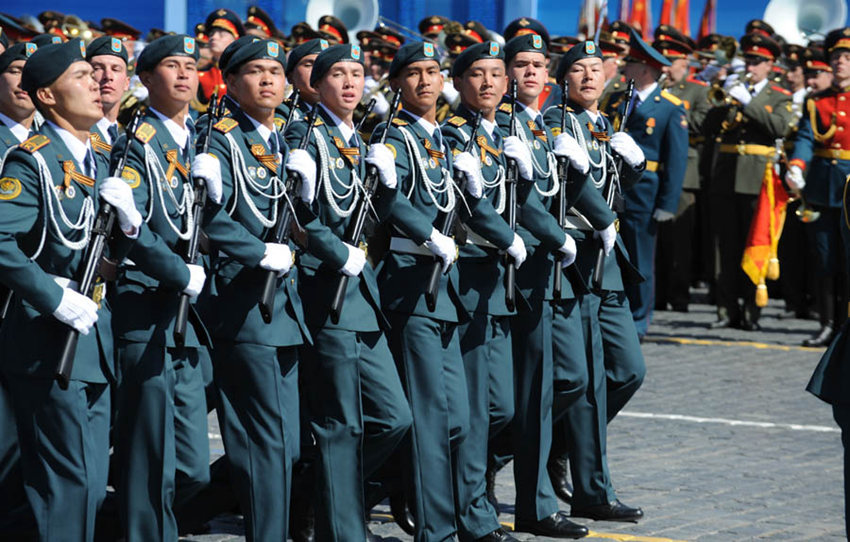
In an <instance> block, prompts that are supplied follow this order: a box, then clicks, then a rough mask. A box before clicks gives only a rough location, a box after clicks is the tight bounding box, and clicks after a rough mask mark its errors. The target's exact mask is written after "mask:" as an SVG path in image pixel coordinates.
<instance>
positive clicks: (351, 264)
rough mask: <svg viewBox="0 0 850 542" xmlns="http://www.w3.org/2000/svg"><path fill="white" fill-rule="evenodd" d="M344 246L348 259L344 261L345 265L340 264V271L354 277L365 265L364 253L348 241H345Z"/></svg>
mask: <svg viewBox="0 0 850 542" xmlns="http://www.w3.org/2000/svg"><path fill="white" fill-rule="evenodd" d="M345 248H347V249H348V260H346V261H345V265H343V266H342V269H340V271H342V273H343V274H345V275H348V276H349V277H356V276H357V275H359V274H360V272H361V271H363V267H364V266H365V265H366V253H365V252H363V251H362V250H360V249H359V248H357V247H354V246H351V245H349V244H348V243H345Z"/></svg>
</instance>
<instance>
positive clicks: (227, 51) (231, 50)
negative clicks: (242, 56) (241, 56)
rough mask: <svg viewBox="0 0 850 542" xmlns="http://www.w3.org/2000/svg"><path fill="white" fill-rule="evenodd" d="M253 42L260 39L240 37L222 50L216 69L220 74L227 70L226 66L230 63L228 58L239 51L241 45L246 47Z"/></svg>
mask: <svg viewBox="0 0 850 542" xmlns="http://www.w3.org/2000/svg"><path fill="white" fill-rule="evenodd" d="M255 41H260V38H258V37H257V36H251V35H248V36H242V37H241V38H239V39H238V40H236V41H234V42H233V43H231V44H230V45H228V46H227V47H225V48H224V51H222V52H221V56H220V57H219V58H218V69H220V70H221V72H222V73H224V71H225V70H226V69H227V65H228V64H229V63H230V58H231V57H232V56H233V55H234V54H235V53H236V51H238V50H239V48H240V47H242V46H243V45H247V44H249V43H254V42H255Z"/></svg>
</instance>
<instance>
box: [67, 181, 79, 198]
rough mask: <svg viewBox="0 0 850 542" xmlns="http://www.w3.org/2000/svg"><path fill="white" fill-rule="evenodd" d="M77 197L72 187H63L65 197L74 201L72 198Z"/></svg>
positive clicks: (75, 190)
mask: <svg viewBox="0 0 850 542" xmlns="http://www.w3.org/2000/svg"><path fill="white" fill-rule="evenodd" d="M76 195H77V189H76V188H74V185H72V184H69V185H68V186H67V187H65V197H66V198H68V199H74V196H76Z"/></svg>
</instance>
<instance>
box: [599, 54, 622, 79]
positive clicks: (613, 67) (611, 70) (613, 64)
mask: <svg viewBox="0 0 850 542" xmlns="http://www.w3.org/2000/svg"><path fill="white" fill-rule="evenodd" d="M620 64H622V62H620V59H619V58H617V57H606V58H605V59H604V60H603V61H602V71H603V73H604V74H605V81H609V80H611V79H613V78H615V77H617V74H618V73H619V72H620Z"/></svg>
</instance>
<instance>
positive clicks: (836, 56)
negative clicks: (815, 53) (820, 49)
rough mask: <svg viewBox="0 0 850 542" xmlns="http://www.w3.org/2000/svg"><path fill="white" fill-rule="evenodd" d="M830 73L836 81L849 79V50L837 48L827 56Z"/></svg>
mask: <svg viewBox="0 0 850 542" xmlns="http://www.w3.org/2000/svg"><path fill="white" fill-rule="evenodd" d="M829 65H830V66H832V74H833V76H834V77H835V79H836V80H838V81H847V80H848V79H850V51H845V50H838V51H835V52H834V53H832V54H831V55H830V56H829Z"/></svg>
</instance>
